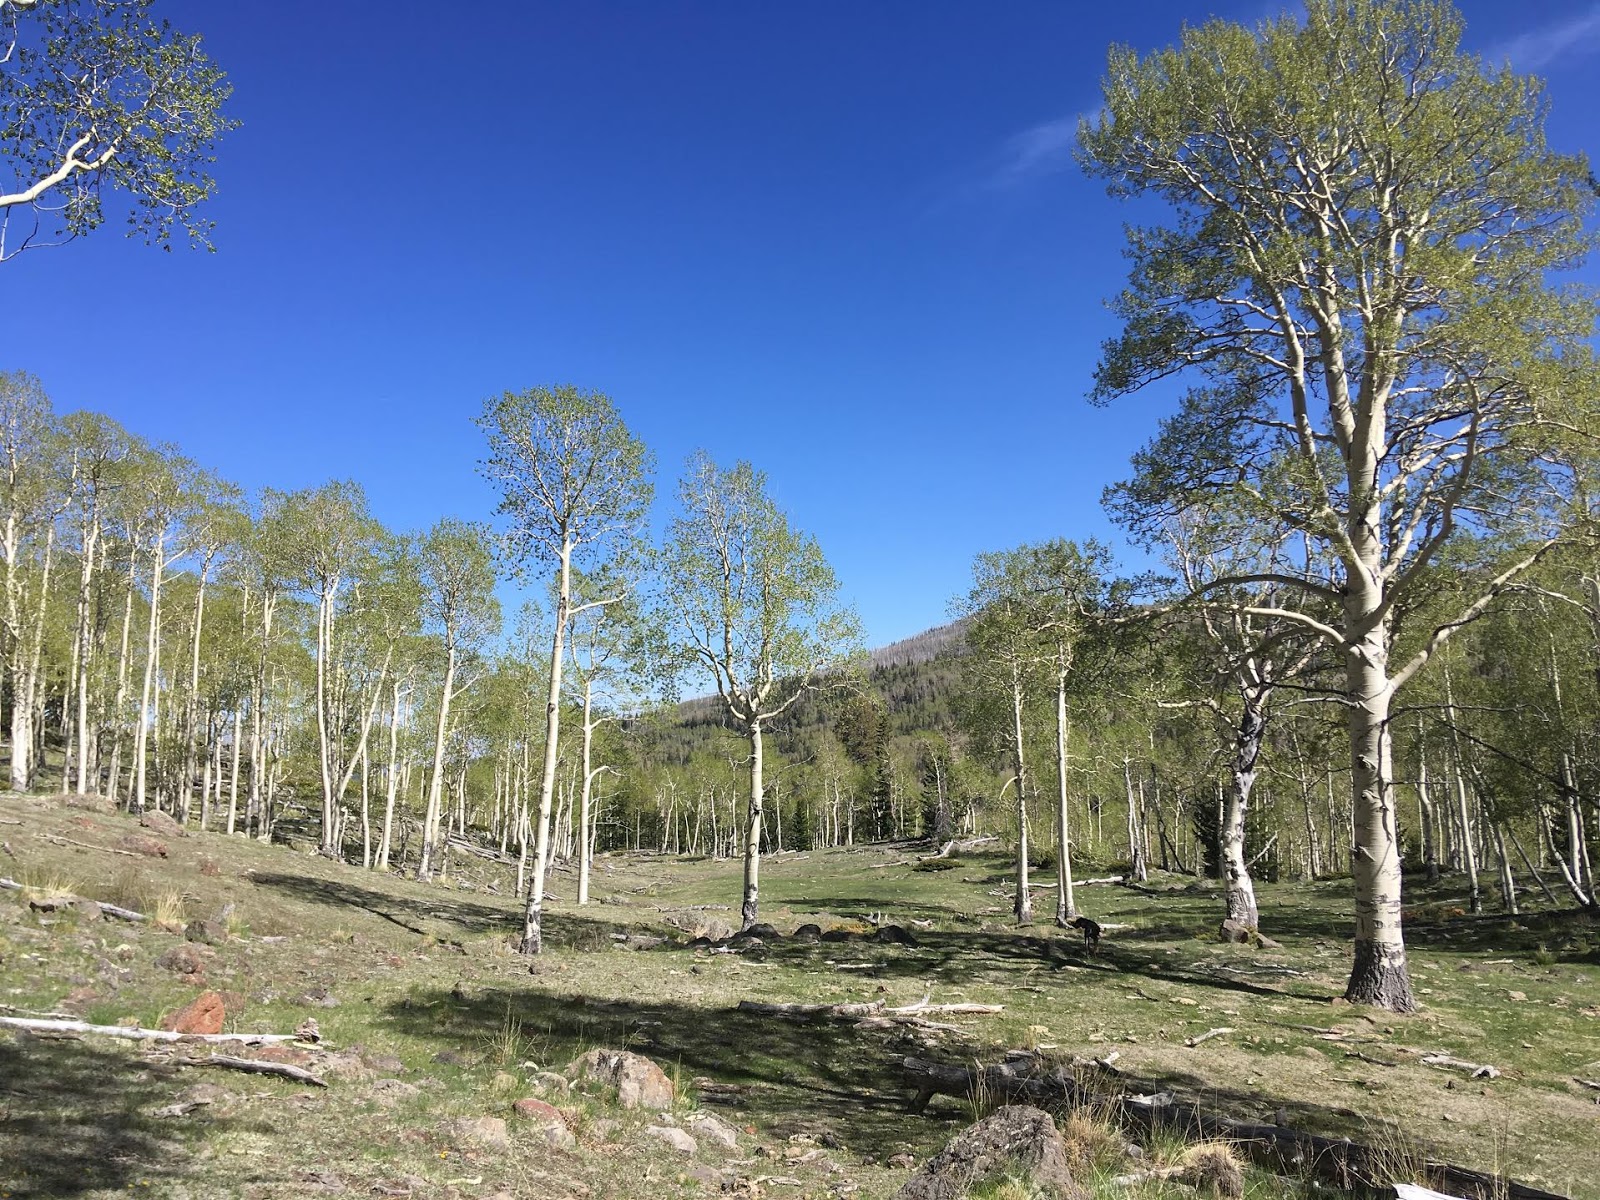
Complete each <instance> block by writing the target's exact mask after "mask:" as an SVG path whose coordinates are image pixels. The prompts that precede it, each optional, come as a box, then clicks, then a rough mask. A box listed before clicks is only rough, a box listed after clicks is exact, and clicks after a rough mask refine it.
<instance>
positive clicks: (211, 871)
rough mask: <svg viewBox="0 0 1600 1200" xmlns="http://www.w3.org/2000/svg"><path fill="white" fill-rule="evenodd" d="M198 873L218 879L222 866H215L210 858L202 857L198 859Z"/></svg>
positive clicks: (208, 877)
mask: <svg viewBox="0 0 1600 1200" xmlns="http://www.w3.org/2000/svg"><path fill="white" fill-rule="evenodd" d="M200 874H202V875H204V876H205V877H206V878H207V879H220V878H221V877H222V868H221V867H219V866H217V864H216V863H215V862H214V861H212V860H211V859H209V858H203V859H201V860H200Z"/></svg>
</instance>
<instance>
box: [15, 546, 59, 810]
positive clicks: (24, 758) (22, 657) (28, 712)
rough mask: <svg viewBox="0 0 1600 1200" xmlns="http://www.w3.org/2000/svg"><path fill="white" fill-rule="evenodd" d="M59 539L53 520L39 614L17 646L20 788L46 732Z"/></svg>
mask: <svg viewBox="0 0 1600 1200" xmlns="http://www.w3.org/2000/svg"><path fill="white" fill-rule="evenodd" d="M55 541H56V527H55V523H54V522H53V521H52V522H51V523H50V524H48V525H47V526H46V527H45V535H44V564H43V570H42V571H41V572H40V577H39V603H38V606H37V610H38V611H37V615H36V617H35V619H34V622H33V628H32V629H31V630H30V631H29V634H28V642H27V644H26V646H24V644H23V643H22V641H21V640H20V638H19V640H18V643H17V645H16V646H15V647H14V652H15V653H16V656H17V660H18V664H19V665H20V666H21V668H22V669H21V670H20V671H15V672H13V674H12V679H13V680H14V681H15V682H14V685H13V688H12V692H11V786H12V788H13V789H14V790H16V791H27V790H28V789H29V788H31V787H32V786H33V776H34V765H33V763H34V760H33V752H34V747H35V740H36V739H37V738H38V737H39V735H40V734H41V733H42V732H43V729H42V725H43V721H44V717H43V714H42V712H40V711H39V710H40V709H41V708H42V699H43V698H42V697H41V696H40V694H39V693H40V683H39V666H40V663H41V661H42V655H43V653H44V626H45V618H46V616H47V615H48V613H49V602H50V567H51V564H52V562H53V559H54V551H55ZM19 718H20V724H19Z"/></svg>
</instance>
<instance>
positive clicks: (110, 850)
mask: <svg viewBox="0 0 1600 1200" xmlns="http://www.w3.org/2000/svg"><path fill="white" fill-rule="evenodd" d="M33 836H34V837H36V838H38V839H39V840H40V841H42V842H49V843H50V844H51V845H54V846H76V847H77V848H78V849H79V850H98V851H100V852H101V853H102V854H120V855H122V856H123V857H124V858H138V857H139V856H138V855H137V854H135V853H134V852H133V851H132V850H119V849H117V848H116V847H115V846H94V845H91V844H90V843H88V842H75V841H73V840H72V839H71V838H69V837H62V836H61V835H60V834H56V833H36V834H34V835H33Z"/></svg>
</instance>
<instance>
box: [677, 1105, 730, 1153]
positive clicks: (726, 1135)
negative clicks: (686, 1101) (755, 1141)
mask: <svg viewBox="0 0 1600 1200" xmlns="http://www.w3.org/2000/svg"><path fill="white" fill-rule="evenodd" d="M688 1120H689V1124H690V1125H692V1126H693V1127H694V1131H695V1134H696V1135H697V1136H699V1137H701V1138H707V1139H709V1140H711V1141H713V1142H715V1143H717V1145H719V1146H726V1147H727V1148H728V1149H729V1150H735V1149H737V1148H738V1146H739V1134H738V1132H737V1131H736V1130H735V1129H734V1127H733V1126H732V1125H729V1124H728V1123H727V1122H726V1121H722V1120H719V1119H718V1118H717V1117H714V1116H712V1115H711V1114H710V1113H694V1114H691V1115H690V1117H689V1118H688Z"/></svg>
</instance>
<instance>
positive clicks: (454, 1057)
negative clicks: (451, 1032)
mask: <svg viewBox="0 0 1600 1200" xmlns="http://www.w3.org/2000/svg"><path fill="white" fill-rule="evenodd" d="M433 1061H434V1062H436V1063H443V1064H444V1065H445V1066H447V1067H470V1066H472V1063H473V1059H472V1056H471V1055H470V1054H467V1053H464V1052H463V1051H460V1050H441V1051H439V1053H437V1054H435V1055H434V1056H433Z"/></svg>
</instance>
